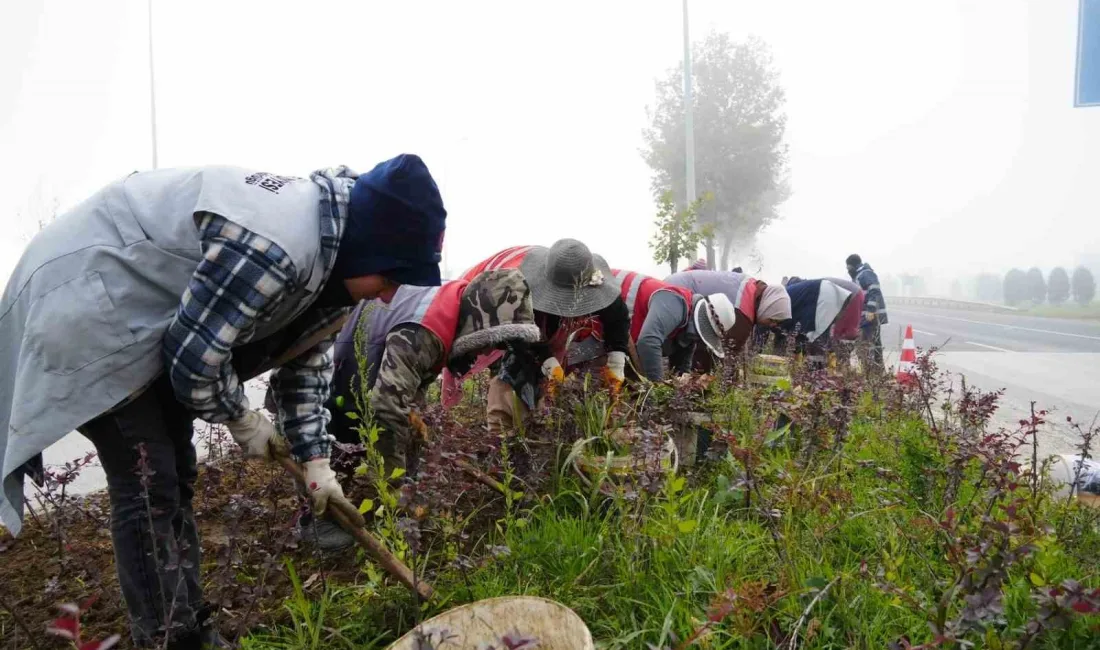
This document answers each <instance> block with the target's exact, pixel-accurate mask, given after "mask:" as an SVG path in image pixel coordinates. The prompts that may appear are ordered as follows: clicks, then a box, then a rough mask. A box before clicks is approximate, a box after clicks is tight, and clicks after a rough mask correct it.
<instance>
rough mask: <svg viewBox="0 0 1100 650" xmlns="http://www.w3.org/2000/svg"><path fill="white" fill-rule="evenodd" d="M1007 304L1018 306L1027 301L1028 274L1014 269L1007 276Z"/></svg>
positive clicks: (1005, 284)
mask: <svg viewBox="0 0 1100 650" xmlns="http://www.w3.org/2000/svg"><path fill="white" fill-rule="evenodd" d="M1004 296H1005V304H1008V305H1018V304H1020V303H1021V302H1023V301H1025V300H1027V296H1028V294H1027V274H1025V273H1024V272H1023V271H1021V270H1020V269H1012V270H1011V271H1009V272H1008V273H1006V274H1005V282H1004Z"/></svg>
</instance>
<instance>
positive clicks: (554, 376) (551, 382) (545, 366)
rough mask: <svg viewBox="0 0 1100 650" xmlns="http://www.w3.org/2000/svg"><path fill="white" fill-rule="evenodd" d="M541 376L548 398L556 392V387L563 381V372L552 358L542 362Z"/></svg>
mask: <svg viewBox="0 0 1100 650" xmlns="http://www.w3.org/2000/svg"><path fill="white" fill-rule="evenodd" d="M542 376H543V377H546V394H547V395H549V396H550V397H553V396H554V393H555V392H557V390H558V386H560V385H561V383H562V382H563V381H565V370H563V369H562V367H561V364H560V363H558V360H557V359H555V358H554V357H550V358H549V359H547V360H546V361H543V362H542Z"/></svg>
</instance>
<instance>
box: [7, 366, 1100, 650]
mask: <svg viewBox="0 0 1100 650" xmlns="http://www.w3.org/2000/svg"><path fill="white" fill-rule="evenodd" d="M749 361H750V363H747V364H746V363H743V364H741V365H740V366H737V365H734V366H727V367H724V368H721V369H720V375H719V376H718V377H713V378H707V377H688V378H683V379H678V380H673V381H671V382H668V383H666V384H663V385H658V386H651V387H646V388H642V389H639V390H638V391H636V392H634V393H633V394H632V395H628V396H626V398H624V399H622V400H620V401H617V402H615V403H611V404H609V403H608V400H607V399H606V397H605V394H604V393H603V389H602V387H599V386H596V385H595V382H588V383H586V382H584V381H580V380H577V379H572V378H571V379H570V380H568V381H567V382H566V383H565V384H564V385H563V386H562V387H560V388H559V390H558V393H557V394H556V396H555V398H554V399H553V400H551V401H550V402H549V404H548V405H547V406H546V407H545V408H543V409H542V410H541V411H540V412H539V413H538V417H537V418H535V421H533V422H531V423H529V424H528V425H527V426H525V427H523V428H522V430H521V431H520V432H518V433H517V434H516V435H513V436H511V437H509V438H507V439H506V440H496V439H490V438H488V437H487V436H486V435H485V433H484V430H483V428H482V424H483V423H482V418H483V417H484V391H483V388H484V385H483V384H482V385H476V384H474V383H469V384H467V385H466V386H465V387H464V388H465V393H466V395H465V399H464V401H463V403H462V404H460V405H459V406H457V407H456V408H455V409H453V410H451V411H447V412H444V411H442V410H440V409H439V408H438V406H430V407H428V408H426V409H425V410H424V412H423V415H424V419H425V421H426V422H427V423H428V424H429V427H430V428H431V429H432V440H431V443H430V445H429V446H428V448H427V449H426V450H425V453H424V454H423V462H422V464H421V468H420V470H419V472H418V475H417V479H416V481H415V482H413V483H412V484H411V485H407V486H405V487H404V488H402V489H401V490H399V491H396V490H395V492H394V493H393V494H388V495H385V496H386V497H387V498H386V499H385V504H384V505H386V510H385V512H384V513H383V516H380V517H375V527H376V528H375V532H376V534H378V535H379V536H380V537H381V538H383V539H384V540H385V542H386V543H387V544H388V545H389V546H390V548H391V550H393V551H394V552H395V553H398V554H400V555H401V556H402V557H403V558H404V559H405V560H406V561H407V562H408V563H409V564H410V565H412V566H413V567H414V568H415V569H416V570H417V571H418V573H419V575H421V576H422V577H423V578H424V579H425V580H428V581H430V582H431V584H432V585H433V586H434V588H435V590H436V597H435V598H433V600H432V601H431V602H427V603H420V602H417V601H415V600H414V598H413V596H412V595H411V594H410V592H409V591H408V590H406V589H405V588H403V587H401V586H399V585H397V584H395V583H394V582H392V581H391V580H389V579H387V578H386V577H385V576H384V575H382V574H381V573H380V571H379V569H378V568H377V567H376V566H375V565H374V564H373V563H371V562H370V560H369V559H368V558H367V557H366V556H365V555H364V554H363V553H362V552H355V551H351V552H345V553H342V554H337V555H329V556H325V555H323V554H317V553H316V552H313V551H311V550H309V547H308V546H307V545H305V544H302V545H301V546H300V547H297V546H296V545H294V544H290V543H288V541H287V535H286V533H285V531H286V528H287V517H288V515H289V513H290V510H292V509H293V508H295V507H296V506H295V504H296V503H297V502H296V499H294V498H293V490H292V488H291V487H290V483H289V481H287V480H286V477H285V476H281V472H279V471H278V470H277V468H272V467H270V466H265V465H262V464H249V463H244V462H239V461H238V460H236V458H237V457H233V456H231V457H229V458H227V459H226V462H224V463H222V464H220V465H217V466H209V467H204V468H203V469H202V476H201V480H200V495H201V497H200V498H199V499H198V500H197V503H198V506H199V510H200V518H199V521H200V525H202V526H204V529H203V533H204V550H205V551H206V555H205V566H204V578H205V579H206V581H207V585H206V586H207V596H208V597H210V598H213V599H215V600H216V602H218V603H219V604H220V607H221V610H220V611H221V616H222V618H221V627H222V630H223V632H224V633H227V634H229V635H233V634H234V633H235V632H236V631H238V630H247V631H246V632H245V633H244V634H243V635H242V637H241V638H239V639H238V641H239V643H240V646H241V647H242V648H245V649H246V650H268V649H271V650H292V649H310V650H313V649H319V648H326V649H328V648H332V649H348V650H350V649H352V648H356V649H359V648H386V647H387V646H388V645H389V644H390V643H392V642H393V641H395V640H396V639H397V638H399V637H400V636H402V635H403V634H405V633H406V632H408V631H410V630H411V629H414V627H416V626H417V625H418V623H420V622H423V621H425V620H426V619H428V618H430V617H432V616H435V615H437V614H439V613H441V612H444V611H446V610H449V609H451V608H453V607H456V606H459V605H462V604H464V603H469V602H473V601H478V600H481V599H486V598H493V597H499V596H510V595H535V596H542V597H546V598H550V599H553V600H556V601H558V602H561V603H563V604H565V605H566V606H568V607H570V608H572V609H573V610H574V611H576V612H577V613H578V614H579V615H580V617H581V618H582V619H583V620H584V621H585V623H586V624H587V626H588V627H589V629H590V630H591V632H592V634H593V636H594V638H595V640H596V642H597V647H600V648H608V649H618V648H623V649H626V648H647V649H648V648H659V649H661V650H666V649H672V650H680V649H682V648H689V647H700V648H715V649H724V648H737V649H741V648H744V649H755V648H784V649H786V650H794V649H796V648H798V649H807V648H812V649H831V648H884V647H891V648H989V649H990V650H1001V649H1007V648H1012V649H1014V650H1024V649H1025V648H1075V647H1080V648H1086V647H1095V646H1096V644H1097V642H1096V639H1097V638H1100V636H1098V635H1100V615H1098V612H1100V575H1098V574H1100V567H1098V565H1097V562H1096V558H1097V557H1100V510H1093V509H1090V508H1088V507H1085V506H1083V505H1081V504H1079V503H1077V502H1076V501H1075V500H1073V499H1067V498H1063V497H1055V496H1054V494H1053V493H1052V491H1051V490H1050V489H1049V488H1048V487H1046V486H1043V485H1041V484H1040V483H1038V482H1033V475H1032V474H1030V473H1028V472H1027V471H1025V470H1024V468H1023V467H1021V465H1020V459H1022V458H1028V459H1030V457H1031V454H1032V447H1031V445H1032V444H1033V443H1034V441H1035V436H1036V435H1041V431H1042V429H1043V422H1042V419H1043V418H1044V417H1045V414H1043V413H1042V412H1040V413H1038V414H1037V415H1036V416H1034V417H1035V419H1034V421H1029V422H1024V423H1022V424H1021V426H1020V428H1019V429H1016V430H1011V431H1005V430H995V429H992V428H991V427H990V425H989V424H988V420H989V415H990V414H991V413H992V411H993V408H994V407H995V405H996V400H997V395H996V394H981V393H977V392H975V391H973V390H968V391H966V392H964V393H963V394H958V393H955V394H952V393H949V392H945V391H944V387H945V385H944V384H943V383H942V382H941V381H940V380H939V379H938V377H939V375H938V373H937V372H936V370H935V367H934V363H933V362H932V361H931V359H930V357H928V356H922V357H921V358H920V359H919V361H918V366H919V368H920V371H921V372H920V381H919V382H918V383H917V385H915V386H910V387H908V388H902V387H899V386H897V385H896V384H894V383H893V382H884V381H882V380H880V379H878V378H871V379H868V378H864V377H862V376H859V375H855V374H852V373H850V372H849V371H848V370H845V372H846V373H848V374H844V375H840V376H837V375H831V374H827V373H824V372H815V371H812V370H810V369H808V368H806V367H803V366H799V365H798V364H794V365H793V367H792V369H791V370H792V371H791V377H790V382H785V383H784V385H783V386H782V387H779V386H774V387H761V386H751V385H747V384H746V383H745V381H744V374H745V373H744V368H752V367H753V364H752V363H751V360H749ZM700 413H702V414H706V415H707V416H709V418H710V424H709V425H707V427H708V429H709V434H710V437H711V439H712V443H711V446H710V452H711V453H710V455H709V456H708V457H707V458H706V459H705V460H704V462H701V463H699V464H697V465H695V466H692V467H683V466H681V472H680V474H679V475H671V474H668V473H666V472H665V471H664V470H662V469H661V468H660V467H659V466H657V465H653V464H650V465H644V464H643V465H642V467H643V469H642V470H641V472H642V473H640V474H638V475H637V476H635V477H634V478H633V480H631V481H626V482H622V481H623V479H622V477H616V478H615V480H616V484H615V485H614V486H613V487H611V488H607V486H606V485H605V486H604V487H605V489H604V490H602V491H601V489H600V488H601V486H600V484H599V481H600V477H597V478H596V484H595V485H590V486H586V485H583V484H581V483H580V482H579V480H578V478H577V477H576V475H575V473H574V472H573V469H572V467H571V465H570V463H569V455H570V450H571V449H572V447H573V444H574V442H575V441H576V440H578V439H583V438H589V437H593V436H600V435H604V433H605V431H606V430H610V429H614V428H616V427H621V426H624V425H625V424H630V426H633V427H634V428H635V429H636V430H638V431H639V432H641V435H642V438H641V442H640V443H639V445H638V447H639V448H641V449H643V450H644V449H645V448H647V447H648V448H649V449H650V451H652V449H653V448H654V445H657V446H659V444H660V442H662V441H663V440H664V439H665V435H666V434H667V433H668V431H669V430H670V429H676V428H682V427H685V426H689V425H688V424H686V423H687V422H694V421H695V419H694V417H687V416H688V415H691V416H695V415H698V414H700ZM361 423H362V426H363V428H364V431H365V432H366V436H365V440H366V442H368V443H372V442H374V441H376V439H377V435H373V436H372V435H371V432H372V431H374V433H375V434H377V430H376V429H375V428H374V427H373V425H372V423H371V422H370V417H369V414H365V416H364V418H363V420H362V421H361ZM690 426H695V425H694V424H692V425H690ZM1081 433H1082V434H1083V435H1082V438H1083V441H1082V448H1083V449H1085V450H1088V448H1089V441H1088V440H1085V438H1089V437H1091V436H1092V435H1094V434H1096V433H1098V432H1097V431H1088V430H1082V431H1081ZM369 458H374V457H373V456H370V455H369V454H368V459H369ZM456 459H461V460H463V461H464V462H466V463H468V464H472V465H477V466H478V468H479V469H480V470H481V471H482V472H483V473H485V474H488V475H491V476H492V477H494V479H495V480H496V481H498V482H499V483H502V484H504V485H505V486H506V487H507V489H506V490H504V491H503V492H502V491H500V490H499V489H496V488H493V487H492V486H491V485H489V484H488V483H491V482H487V481H480V482H479V481H476V480H472V479H469V477H465V476H464V474H463V472H462V471H461V470H460V469H459V468H458V466H457V465H456V463H455V460H456ZM374 460H375V461H377V459H376V458H375V459H374ZM377 464H378V463H377V462H375V463H374V465H377ZM374 465H370V464H369V463H368V466H367V467H366V471H365V474H366V476H359V475H358V474H359V473H358V472H355V473H354V474H356V475H355V476H352V477H351V478H349V479H348V480H347V481H346V485H345V489H346V490H347V491H348V493H349V494H360V493H361V491H362V489H366V491H367V492H372V493H373V494H374V495H375V498H376V499H379V503H381V502H382V500H383V495H382V494H379V491H380V485H379V483H378V481H377V479H378V478H379V477H378V476H371V475H374V474H379V472H380V471H381V470H380V469H379V468H378V467H376V466H374ZM602 478H604V479H606V478H607V477H606V476H605V477H602ZM620 482H622V483H620ZM620 486H621V487H620ZM628 487H629V488H630V489H627V488H628ZM382 492H385V490H382ZM519 493H522V495H520V494H519ZM360 496H361V494H360ZM395 500H396V501H395ZM83 510H87V506H85V507H84V509H83ZM77 514H80V513H77ZM90 514H91V515H94V514H95V512H91V513H90ZM77 518H78V519H80V520H82V519H83V518H86V517H85V516H84V515H82V514H81V515H80V516H79V517H77ZM97 526H98V527H100V528H101V524H97V523H96V520H95V518H94V517H92V518H88V521H87V522H86V525H85V526H84V528H79V527H77V528H71V529H69V530H68V531H66V533H67V535H66V539H68V540H71V544H72V545H74V546H73V548H72V549H71V550H70V551H66V552H67V553H71V555H72V560H71V561H70V562H69V563H68V564H65V563H64V562H62V563H61V564H60V565H59V564H58V562H57V561H52V562H51V561H50V558H51V557H52V556H53V555H54V554H56V552H57V544H56V543H55V540H53V537H52V536H53V534H54V531H55V528H56V527H54V526H52V525H51V524H50V522H48V521H46V522H43V523H42V524H41V525H38V524H37V523H35V524H34V525H32V526H29V530H28V534H27V535H26V536H24V537H21V538H20V540H18V541H7V540H0V541H2V542H3V544H0V554H2V555H0V558H2V559H3V563H2V564H0V578H4V581H3V582H0V595H3V596H4V598H3V599H2V602H0V638H2V639H4V640H5V641H8V640H9V639H20V640H21V641H18V642H16V641H13V642H12V643H6V642H5V643H3V644H0V647H4V648H7V647H13V648H14V647H19V648H23V647H27V644H26V636H27V634H28V633H27V632H26V630H24V629H16V627H15V626H16V624H17V622H23V623H24V625H23V626H22V627H26V628H29V629H35V630H40V629H43V626H44V621H47V622H48V620H49V619H50V617H51V616H52V615H53V614H52V611H53V608H52V604H53V603H56V602H58V601H59V600H62V601H73V602H80V601H82V600H83V599H84V598H85V597H86V596H88V595H90V594H96V593H103V594H107V595H108V597H107V598H103V599H101V601H100V603H98V604H97V605H96V606H95V607H93V608H92V609H91V610H89V611H88V614H87V617H86V618H85V620H84V622H85V623H86V624H88V625H91V627H90V628H89V629H90V630H92V631H93V632H95V634H96V636H97V638H104V637H106V636H108V635H109V634H113V633H123V635H124V637H125V631H126V630H125V629H124V626H125V623H124V621H123V618H122V617H123V614H122V611H121V608H120V607H119V604H118V602H117V601H118V599H117V593H118V592H117V585H114V584H113V583H112V582H111V580H110V576H111V574H112V573H113V572H112V571H111V566H110V548H109V542H108V540H107V539H106V538H104V537H103V536H102V535H101V534H99V535H97V534H96V532H95V531H96V527H97ZM219 527H221V528H222V529H223V530H222V534H221V535H220V537H221V539H219V536H218V535H217V534H216V531H217V530H218V528H219ZM91 542H94V543H95V546H94V548H93V547H91V546H89V544H90V543H91ZM78 558H79V560H80V562H79V567H78V566H77V559H78ZM62 559H64V558H62ZM36 567H42V568H36ZM54 575H57V576H58V578H57V579H51V581H50V582H51V584H52V583H54V582H56V583H57V586H56V587H47V590H43V589H42V587H41V586H39V585H42V584H43V583H44V582H46V579H47V578H50V577H51V576H54ZM97 576H99V577H97ZM51 589H53V590H60V591H51ZM504 625H505V626H506V627H507V628H509V629H507V630H506V631H507V632H512V631H517V632H520V633H523V632H524V630H523V629H522V628H523V621H522V620H519V619H517V620H509V621H506V622H505V623H504ZM50 643H52V645H51V644H50ZM126 643H127V640H126V639H125V638H124V639H123V641H122V644H121V646H120V647H126ZM38 645H40V646H41V647H44V648H52V647H61V644H60V642H56V643H54V642H53V640H39V643H38ZM422 647H425V648H427V647H433V646H431V645H423V644H422ZM434 647H436V648H439V649H440V650H446V649H449V648H454V647H460V646H456V645H455V644H453V643H450V644H447V643H444V644H438V643H437V644H435V645H434ZM505 647H507V646H505Z"/></svg>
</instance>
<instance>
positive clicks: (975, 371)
mask: <svg viewBox="0 0 1100 650" xmlns="http://www.w3.org/2000/svg"><path fill="white" fill-rule="evenodd" d="M907 325H912V326H913V338H914V340H915V341H916V344H917V347H918V348H922V349H928V348H930V347H933V346H938V347H939V348H940V349H941V352H940V353H939V355H938V356H937V359H938V360H939V364H940V366H941V367H942V368H943V369H945V370H948V371H950V372H951V373H952V375H953V376H955V377H958V376H959V375H965V376H966V378H967V382H968V383H969V384H971V385H976V386H978V387H979V388H981V389H982V390H996V389H1002V388H1003V389H1004V390H1005V397H1004V400H1003V401H1002V408H1001V410H1000V411H999V413H998V415H997V421H998V423H999V424H1002V425H1004V426H1011V425H1013V424H1014V423H1015V422H1016V421H1018V420H1019V419H1020V418H1023V417H1026V416H1027V415H1028V412H1029V410H1030V406H1031V401H1035V402H1036V408H1037V409H1047V410H1049V411H1051V414H1050V416H1049V417H1048V421H1049V422H1050V424H1049V426H1048V427H1046V430H1045V431H1044V433H1043V435H1042V436H1041V438H1040V446H1041V450H1042V451H1043V452H1044V453H1064V452H1072V451H1073V450H1074V447H1075V445H1076V443H1077V436H1076V434H1075V433H1074V432H1073V430H1072V429H1071V428H1069V427H1068V426H1067V424H1066V417H1067V416H1071V417H1073V418H1074V419H1075V420H1078V421H1082V422H1084V424H1086V425H1087V424H1090V423H1091V422H1092V421H1093V418H1094V417H1096V415H1097V413H1098V412H1100V322H1095V321H1078V320H1065V319H1056V318H1037V317H1031V316H1015V315H1010V314H992V313H985V312H968V311H960V310H955V309H932V308H923V307H905V308H894V309H891V310H890V324H889V325H887V326H886V327H885V328H884V331H883V345H884V347H885V348H886V350H887V351H888V353H890V352H892V353H893V354H892V355H891V358H893V359H896V358H897V351H898V350H900V348H901V340H902V338H903V336H904V330H905V327H906V326H907ZM1097 451H1100V450H1097Z"/></svg>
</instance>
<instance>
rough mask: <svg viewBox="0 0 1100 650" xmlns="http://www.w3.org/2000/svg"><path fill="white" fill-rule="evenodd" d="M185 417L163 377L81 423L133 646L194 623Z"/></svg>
mask: <svg viewBox="0 0 1100 650" xmlns="http://www.w3.org/2000/svg"><path fill="white" fill-rule="evenodd" d="M192 421H193V418H192V416H191V415H190V414H189V413H188V412H187V410H186V409H184V407H183V405H181V404H180V403H179V402H177V401H176V398H175V396H174V394H173V392H172V386H171V383H170V382H169V380H168V377H167V375H165V376H162V377H161V378H160V379H158V380H157V381H156V382H155V383H154V384H153V385H152V386H150V387H149V388H148V389H146V390H145V392H144V393H142V394H141V395H140V396H138V397H137V398H136V399H134V400H133V401H131V402H129V403H128V404H126V405H124V406H122V407H121V408H119V409H117V410H116V411H115V412H113V413H109V414H107V415H103V416H100V417H99V418H96V419H95V420H92V421H91V422H89V423H87V424H86V425H84V426H83V427H80V432H81V433H82V434H84V436H85V437H87V438H88V439H89V440H91V441H92V444H94V445H95V448H96V451H98V452H99V460H100V462H101V463H102V464H103V469H104V471H105V472H106V474H107V492H108V494H109V495H110V499H111V538H112V540H113V542H114V548H115V566H116V568H117V570H118V582H119V586H120V587H121V589H122V595H123V597H124V598H125V600H126V608H127V609H128V610H129V613H130V625H131V631H132V634H133V637H134V643H135V644H137V645H138V646H149V645H152V644H153V643H155V642H157V641H158V639H163V638H164V636H165V634H167V635H168V637H169V638H171V639H182V638H184V637H187V636H188V635H193V634H194V633H195V629H196V627H197V625H198V621H197V620H196V616H197V615H198V613H199V611H200V608H201V605H202V587H201V585H200V583H199V551H200V548H199V535H198V530H197V529H196V527H195V517H194V513H193V511H192V509H191V499H192V497H193V496H194V486H195V478H196V476H197V475H198V469H197V466H196V457H195V446H194V445H193V444H191V435H192ZM140 447H143V448H144V451H145V459H144V461H143V460H142V455H141V452H140V451H139V448H140Z"/></svg>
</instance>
